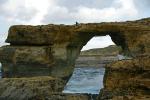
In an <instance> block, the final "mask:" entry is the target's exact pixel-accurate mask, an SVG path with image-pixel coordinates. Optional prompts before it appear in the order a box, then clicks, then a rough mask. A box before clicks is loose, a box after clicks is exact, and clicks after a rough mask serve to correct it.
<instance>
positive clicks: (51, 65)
mask: <svg viewBox="0 0 150 100" xmlns="http://www.w3.org/2000/svg"><path fill="white" fill-rule="evenodd" d="M149 22H150V20H149V19H143V20H138V21H133V22H112V23H89V24H79V25H52V24H50V25H41V26H29V25H27V26H24V25H16V26H12V27H11V28H10V29H9V34H8V38H7V40H6V42H8V43H10V46H4V47H2V48H1V49H0V61H1V62H2V66H3V70H4V73H5V74H6V75H5V76H4V77H23V76H28V77H31V76H38V75H39V76H40V75H51V76H55V77H60V78H63V79H65V80H68V78H69V77H70V75H71V74H72V72H73V68H74V64H75V60H76V58H77V57H78V55H79V53H80V50H81V48H82V47H83V46H84V45H85V44H86V43H87V42H88V41H89V40H90V39H91V38H92V37H94V36H104V35H110V36H111V38H112V41H113V42H114V43H115V44H116V45H119V46H121V47H122V48H123V50H124V52H125V53H126V54H130V55H131V56H133V57H136V56H138V55H139V54H142V53H145V54H146V53H149V51H150V49H149V47H148V45H149V43H150V42H149V38H146V37H148V36H150V34H149V32H150V28H149V27H150V26H149V24H147V23H149ZM143 38H146V39H143ZM33 66H37V67H33ZM40 69H42V71H41V70H40ZM30 70H32V71H33V72H32V71H30ZM10 73H11V74H10Z"/></svg>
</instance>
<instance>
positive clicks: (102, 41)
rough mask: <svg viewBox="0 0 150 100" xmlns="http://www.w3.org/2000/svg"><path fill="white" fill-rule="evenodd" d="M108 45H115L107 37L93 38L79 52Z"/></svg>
mask: <svg viewBox="0 0 150 100" xmlns="http://www.w3.org/2000/svg"><path fill="white" fill-rule="evenodd" d="M109 45H115V44H114V42H113V41H112V40H111V37H110V36H109V35H106V36H98V37H93V38H92V39H91V40H90V41H89V42H88V43H87V44H86V45H85V46H84V47H83V48H82V50H81V51H84V50H88V49H92V48H104V47H107V46H109Z"/></svg>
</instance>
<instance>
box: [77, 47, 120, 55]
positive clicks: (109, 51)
mask: <svg viewBox="0 0 150 100" xmlns="http://www.w3.org/2000/svg"><path fill="white" fill-rule="evenodd" d="M119 52H121V47H119V46H116V45H110V46H108V47H105V48H96V49H90V50H85V51H82V52H81V53H80V55H81V56H82V55H102V56H104V55H118V54H119Z"/></svg>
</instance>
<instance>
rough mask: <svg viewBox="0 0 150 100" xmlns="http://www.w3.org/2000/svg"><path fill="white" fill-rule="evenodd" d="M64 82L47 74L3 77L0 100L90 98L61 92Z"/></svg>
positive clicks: (77, 99) (0, 81) (83, 99)
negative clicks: (28, 76) (29, 76)
mask: <svg viewBox="0 0 150 100" xmlns="http://www.w3.org/2000/svg"><path fill="white" fill-rule="evenodd" d="M64 84H65V82H64V81H63V80H61V79H56V78H53V77H49V76H42V77H31V78H4V79H3V80H0V100H91V97H90V96H89V95H86V94H63V93H61V92H62V90H63V88H64Z"/></svg>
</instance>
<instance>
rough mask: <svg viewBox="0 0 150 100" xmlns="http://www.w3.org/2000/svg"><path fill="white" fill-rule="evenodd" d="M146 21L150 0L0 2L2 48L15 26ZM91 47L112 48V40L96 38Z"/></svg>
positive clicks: (35, 0) (14, 0)
mask: <svg viewBox="0 0 150 100" xmlns="http://www.w3.org/2000/svg"><path fill="white" fill-rule="evenodd" d="M146 17H150V0H0V45H4V41H5V39H6V37H7V35H8V29H9V27H10V26H12V25H18V24H19V25H20V24H23V25H28V24H30V25H40V24H50V23H53V24H75V22H76V21H77V22H79V23H92V22H97V23H98V22H109V21H126V20H137V19H141V18H146ZM88 43H89V44H90V45H88V46H87V47H85V49H89V48H97V47H105V46H104V44H106V45H108V44H113V43H112V41H111V38H110V37H109V36H106V37H95V38H93V39H92V40H90V42H88ZM96 44H97V45H96Z"/></svg>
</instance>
